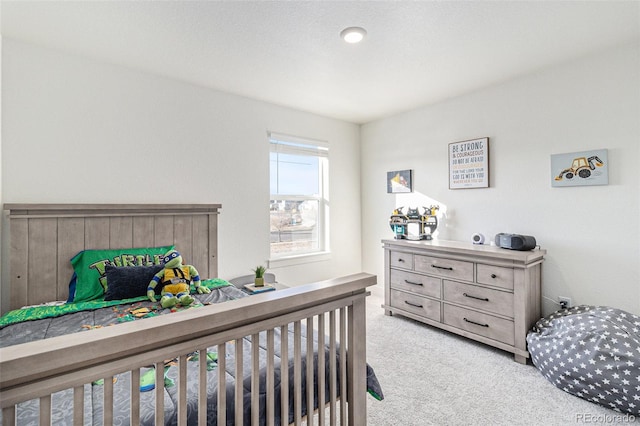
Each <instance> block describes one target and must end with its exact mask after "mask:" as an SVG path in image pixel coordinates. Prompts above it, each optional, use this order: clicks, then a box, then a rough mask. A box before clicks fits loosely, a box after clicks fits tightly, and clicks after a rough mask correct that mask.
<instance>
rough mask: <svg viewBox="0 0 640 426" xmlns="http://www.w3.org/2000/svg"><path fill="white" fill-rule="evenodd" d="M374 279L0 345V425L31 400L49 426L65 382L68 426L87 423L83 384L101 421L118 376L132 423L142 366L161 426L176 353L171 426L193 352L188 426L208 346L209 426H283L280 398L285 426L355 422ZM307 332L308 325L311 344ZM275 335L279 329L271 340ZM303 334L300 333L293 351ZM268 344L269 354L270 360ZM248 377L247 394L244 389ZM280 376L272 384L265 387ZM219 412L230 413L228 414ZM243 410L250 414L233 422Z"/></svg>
mask: <svg viewBox="0 0 640 426" xmlns="http://www.w3.org/2000/svg"><path fill="white" fill-rule="evenodd" d="M375 283H376V277H375V276H373V275H369V274H364V273H361V274H355V275H350V276H346V277H341V278H336V279H332V280H328V281H323V282H318V283H313V284H307V285H304V286H300V287H295V288H290V289H285V290H278V291H275V292H269V293H263V294H259V295H255V296H251V297H246V298H242V299H239V300H233V301H230V302H225V303H221V304H216V305H211V306H207V307H203V308H198V309H189V310H185V311H182V312H177V313H174V314H170V315H163V316H159V317H154V318H149V319H145V320H142V321H135V322H131V323H124V324H120V325H117V326H114V327H106V328H102V329H97V330H91V331H90V332H81V333H75V334H72V335H67V336H60V337H55V338H51V339H46V340H43V341H38V342H32V343H26V344H22V345H16V346H11V347H7V348H3V349H0V406H1V408H2V424H4V425H13V424H18V425H19V424H20V422H19V421H18V420H17V419H18V418H19V411H20V406H19V403H22V402H24V401H31V400H34V399H37V400H39V420H38V422H39V424H41V425H42V424H45V425H46V424H51V423H52V412H53V411H52V409H54V408H59V407H55V398H52V395H53V394H54V393H56V392H60V391H63V390H70V389H72V393H73V404H71V405H72V407H71V408H69V409H70V410H73V424H74V425H82V424H84V423H85V419H86V418H87V413H85V412H84V408H83V406H84V403H83V401H84V396H85V385H86V384H91V383H94V382H96V381H98V380H100V381H102V383H103V403H102V404H103V419H102V420H103V424H104V425H111V424H113V420H114V418H113V416H114V412H113V402H114V385H113V378H114V376H116V375H119V374H121V373H128V374H129V375H130V376H129V377H130V382H131V386H130V389H129V391H130V408H129V413H130V424H131V425H138V424H140V400H141V392H140V374H141V373H140V371H141V369H143V368H144V367H146V366H150V365H154V366H155V387H156V388H155V395H156V397H155V410H154V412H155V424H156V425H160V424H165V420H167V419H165V408H166V407H165V406H164V387H165V377H164V373H165V361H166V360H174V359H175V360H176V361H175V364H177V379H176V383H175V386H176V388H177V401H178V404H177V422H176V423H177V424H178V425H186V424H187V416H188V410H187V382H188V379H187V365H188V362H190V361H188V359H189V358H190V357H193V355H194V353H195V354H197V357H198V359H199V365H198V368H199V374H198V379H197V382H198V383H197V389H198V396H197V398H198V403H197V406H198V408H197V418H198V424H199V425H206V424H207V422H208V419H209V420H211V414H212V413H211V412H210V409H211V407H212V405H211V401H208V395H207V385H208V383H207V368H208V363H207V362H206V361H207V359H208V358H207V357H208V354H209V353H210V352H208V350H209V351H212V350H214V352H215V353H216V356H217V359H216V368H217V369H218V373H219V374H217V384H216V385H217V401H216V402H215V404H214V407H215V411H216V413H215V417H214V418H215V419H216V420H217V424H218V425H224V424H227V423H228V422H229V423H232V424H236V425H242V424H251V425H258V424H266V425H275V419H276V413H277V412H280V413H281V416H280V417H281V424H283V425H286V424H289V423H290V421H289V420H290V419H289V415H288V413H289V412H290V404H289V402H290V401H293V407H292V410H293V419H292V420H293V421H292V423H293V424H296V425H298V424H301V423H302V422H303V418H304V417H305V415H306V414H308V416H307V417H308V418H307V420H310V417H311V415H313V414H314V412H315V417H316V423H317V424H319V425H325V424H330V425H335V424H341V425H346V424H348V425H365V424H366V361H365V358H366V337H365V336H366V315H365V312H366V306H365V298H366V296H367V295H368V294H369V293H368V292H367V290H366V287H368V286H370V285H373V284H375ZM304 330H306V333H305V331H304ZM311 330H315V336H316V339H317V342H316V343H314V339H313V338H311V336H313V335H314V333H313V332H312V331H311ZM276 334H279V335H280V344H279V345H276V343H275V341H276V339H275V335H276ZM305 335H306V336H307V337H309V338H307V339H306V346H303V344H302V340H303V339H304V338H305ZM290 339H292V341H290ZM247 341H248V342H250V343H251V345H250V348H251V350H250V355H249V358H250V359H246V360H245V356H246V355H245V354H244V353H243V352H244V351H243V350H241V349H240V348H244V346H245V345H248V344H249V343H248V342H247ZM314 345H315V347H314ZM277 346H279V347H277ZM260 348H262V350H263V351H264V350H266V361H264V359H263V362H260V356H259V351H260V350H261V349H260ZM315 349H317V351H316V350H315ZM290 350H293V354H291V353H290ZM278 351H279V352H280V357H277V356H276V352H278ZM314 351H315V352H316V353H317V355H316V356H315V358H314ZM230 355H232V356H230ZM263 355H264V352H263ZM291 355H293V356H291ZM326 357H329V358H328V360H327V359H326ZM278 358H279V363H277V360H278ZM229 364H232V365H229ZM325 364H328V367H325ZM303 369H304V370H303ZM229 370H231V371H234V372H235V377H236V378H241V379H236V382H235V383H234V382H228V381H227V377H226V376H227V374H226V373H225V372H227V371H229ZM260 372H262V374H263V377H264V379H263V380H262V382H261V380H260V374H259V373H260ZM303 372H304V373H305V374H303ZM314 378H315V379H314ZM247 382H248V383H249V387H250V398H246V397H245V395H244V390H243V388H245V387H247ZM279 383H281V384H283V385H282V386H279V389H276V388H277V387H278V386H277V385H278V384H279ZM284 384H287V385H284ZM307 384H308V385H307ZM327 390H328V392H327ZM261 391H262V393H261ZM291 393H292V394H291ZM327 393H328V394H327ZM314 398H315V399H314ZM229 399H233V401H229ZM278 400H279V404H278V406H276V401H278ZM314 401H317V403H314ZM325 402H326V403H325ZM247 405H249V406H250V409H249V410H246V408H247ZM227 407H231V410H232V411H233V413H228V412H227ZM305 407H307V409H306V412H303V408H305ZM245 412H248V413H250V418H244V414H245Z"/></svg>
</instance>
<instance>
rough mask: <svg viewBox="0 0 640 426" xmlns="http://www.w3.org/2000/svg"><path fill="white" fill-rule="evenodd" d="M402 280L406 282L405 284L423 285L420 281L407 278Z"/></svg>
mask: <svg viewBox="0 0 640 426" xmlns="http://www.w3.org/2000/svg"><path fill="white" fill-rule="evenodd" d="M404 282H405V283H407V284H411V285H424V284H422V283H416V282H413V281H409V280H404Z"/></svg>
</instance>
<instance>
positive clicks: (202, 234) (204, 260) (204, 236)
mask: <svg viewBox="0 0 640 426" xmlns="http://www.w3.org/2000/svg"><path fill="white" fill-rule="evenodd" d="M192 244H193V252H192V254H191V256H190V259H193V260H192V261H191V265H193V266H195V267H196V269H197V270H198V272H199V273H200V278H202V279H207V278H217V277H215V276H213V275H211V272H210V271H209V261H208V260H209V217H208V216H206V215H195V216H193V243H192Z"/></svg>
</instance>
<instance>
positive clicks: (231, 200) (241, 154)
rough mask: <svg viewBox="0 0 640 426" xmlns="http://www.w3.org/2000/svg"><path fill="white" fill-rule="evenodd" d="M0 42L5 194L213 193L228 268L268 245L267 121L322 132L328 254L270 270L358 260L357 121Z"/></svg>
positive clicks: (41, 197) (357, 266)
mask: <svg viewBox="0 0 640 426" xmlns="http://www.w3.org/2000/svg"><path fill="white" fill-rule="evenodd" d="M2 49H3V52H2V53H3V62H2V81H3V92H2V103H3V110H2V113H3V116H2V121H3V123H2V124H3V140H2V201H3V202H5V203H21V202H24V203H29V202H40V203H76V202H78V203H140V202H142V203H221V204H222V214H221V216H220V224H219V237H220V244H219V247H220V256H219V260H220V276H221V277H223V278H231V277H233V276H237V275H246V274H250V273H251V270H250V269H251V268H254V267H255V265H257V264H260V263H264V262H265V260H266V259H267V258H268V257H269V144H268V142H267V131H268V130H272V131H276V132H280V133H287V134H293V135H298V136H304V137H309V138H313V139H320V140H326V141H328V142H329V144H330V174H331V180H330V191H331V192H330V197H331V215H332V217H334V218H340V220H334V221H333V222H332V227H331V247H332V248H333V253H332V257H331V259H330V260H328V261H323V262H316V263H309V264H305V265H303V266H298V267H290V268H285V269H276V270H273V271H272V272H274V273H276V274H277V276H278V279H279V280H280V281H282V282H286V283H289V284H292V285H296V284H301V283H304V282H309V281H315V280H321V279H326V278H330V277H334V276H338V275H343V274H349V273H354V272H359V271H360V270H361V263H360V262H361V252H360V247H361V245H360V222H359V218H360V169H359V167H360V162H359V155H360V147H359V126H357V125H354V124H351V123H345V122H341V121H337V120H333V119H328V118H324V117H320V116H317V115H313V114H309V113H305V112H300V111H295V110H292V109H287V108H283V107H279V106H275V105H272V104H267V103H264V102H259V101H255V100H250V99H247V98H242V97H238V96H233V95H228V94H224V93H221V92H217V91H213V90H209V89H206V88H203V87H197V86H194V85H190V84H187V83H183V82H179V81H176V80H171V79H167V78H164V77H159V76H156V75H151V74H148V73H143V72H138V71H136V70H132V69H128V68H124V67H120V66H117V65H110V64H106V63H102V62H97V61H93V60H90V59H86V58H81V57H76V56H71V55H67V54H65V53H62V52H60V51H56V50H51V49H47V48H43V47H38V46H35V45H31V44H25V43H23V42H18V41H15V40H10V39H7V38H6V37H5V38H4V40H3V41H2ZM221 66H224V64H221ZM5 234H6V232H5ZM5 240H6V238H5ZM6 244H7V243H6V241H4V242H3V245H4V246H5V247H3V248H6ZM185 260H186V261H187V262H188V259H185ZM4 269H5V270H6V269H7V268H4ZM301 271H303V273H300V272H301ZM6 280H7V277H3V288H5V289H6V287H7V285H5V284H4V283H5V282H6ZM5 291H6V290H5ZM5 300H6V299H5Z"/></svg>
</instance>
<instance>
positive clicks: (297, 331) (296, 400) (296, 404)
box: [293, 321, 346, 425]
mask: <svg viewBox="0 0 640 426" xmlns="http://www.w3.org/2000/svg"><path fill="white" fill-rule="evenodd" d="M301 324H302V323H301V322H300V321H296V322H294V323H293V409H294V415H293V421H294V422H295V424H297V425H299V424H300V422H302V365H301V364H302V361H301V359H302V349H301V348H302V337H301V336H302V331H301V330H302V326H301ZM345 424H346V423H345Z"/></svg>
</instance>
